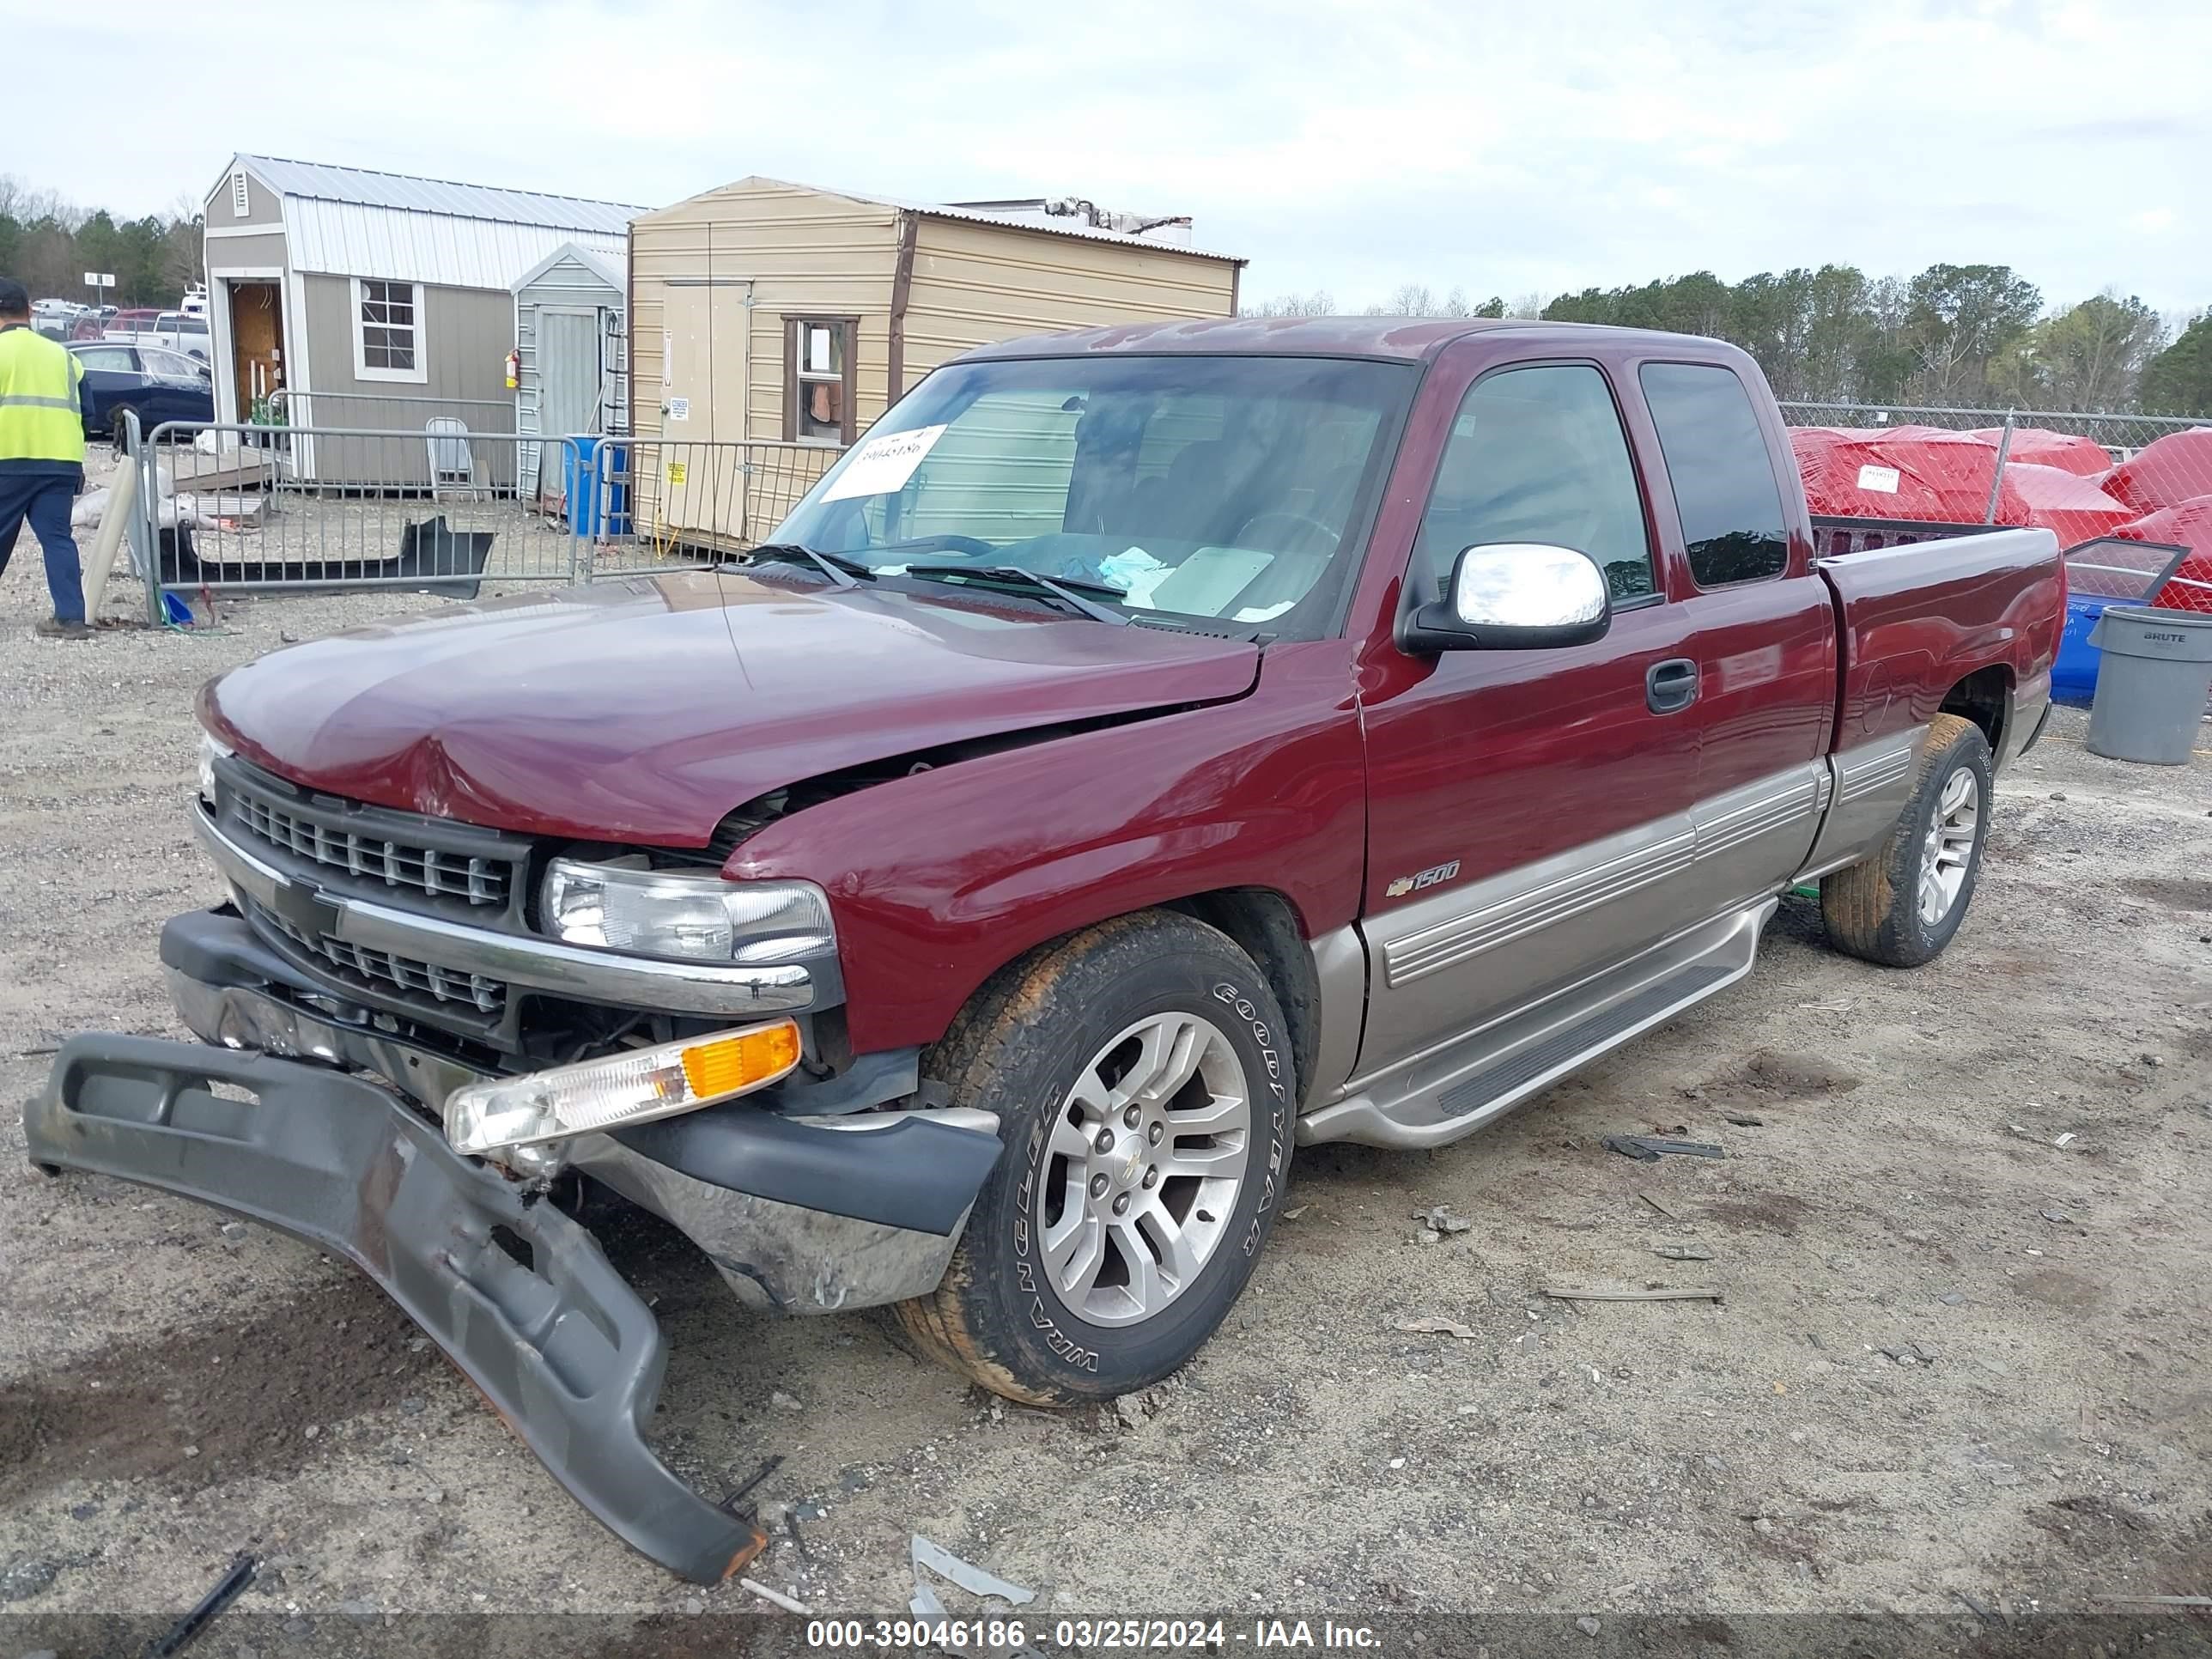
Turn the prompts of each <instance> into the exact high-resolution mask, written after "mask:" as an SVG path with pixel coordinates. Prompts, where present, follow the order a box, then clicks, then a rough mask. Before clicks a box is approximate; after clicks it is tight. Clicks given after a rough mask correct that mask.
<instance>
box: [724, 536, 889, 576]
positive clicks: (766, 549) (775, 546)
mask: <svg viewBox="0 0 2212 1659" xmlns="http://www.w3.org/2000/svg"><path fill="white" fill-rule="evenodd" d="M751 556H752V560H753V562H754V563H756V564H757V563H759V562H762V561H763V560H780V561H782V562H786V563H792V562H797V561H798V560H800V559H805V560H808V561H811V562H812V564H813V565H814V567H815V568H816V569H817V570H819V571H821V573H822V574H823V575H825V576H827V577H829V580H831V581H833V582H835V583H836V584H837V586H840V587H857V586H860V584H861V583H862V582H864V581H868V582H872V581H873V580H876V573H875V572H874V571H872V570H871V569H870V568H868V567H867V566H866V565H864V564H862V563H861V562H860V561H859V560H858V559H848V558H847V557H845V556H843V555H842V554H841V553H824V552H822V551H820V550H817V549H815V548H811V547H807V546H805V545H803V544H800V543H798V542H763V543H762V544H760V545H759V546H758V547H756V548H755V549H753V550H752V555H751Z"/></svg>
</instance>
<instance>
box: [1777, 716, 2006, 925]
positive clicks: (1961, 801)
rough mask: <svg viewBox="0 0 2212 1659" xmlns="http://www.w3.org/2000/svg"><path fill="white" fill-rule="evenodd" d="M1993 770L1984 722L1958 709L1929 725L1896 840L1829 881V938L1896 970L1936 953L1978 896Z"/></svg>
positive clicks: (1825, 881)
mask: <svg viewBox="0 0 2212 1659" xmlns="http://www.w3.org/2000/svg"><path fill="white" fill-rule="evenodd" d="M1994 775H1995V773H1994V767H1993V764H1992V762H1991V760H1990V745H1989V741H1988V739H1987V738H1984V737H1983V736H1982V732H1981V728H1980V727H1979V726H1976V725H1975V724H1974V723H1973V722H1972V720H1963V719H1961V718H1960V716H1958V715H1956V714H1938V715H1937V716H1936V718H1935V719H1934V720H1932V721H1930V722H1929V726H1928V735H1927V737H1926V738H1924V739H1923V741H1922V743H1921V745H1920V772H1919V775H1918V776H1917V778H1916V779H1915V780H1914V781H1913V786H1912V793H1911V797H1910V798H1909V799H1907V800H1906V801H1905V810H1904V811H1903V812H1901V813H1899V815H1898V820H1897V827H1896V828H1895V829H1893V830H1891V831H1890V834H1889V839H1888V840H1887V841H1886V842H1883V843H1882V844H1881V850H1880V851H1879V852H1877V853H1875V854H1874V856H1873V857H1871V858H1869V859H1867V860H1863V861H1862V862H1860V863H1857V864H1854V865H1850V866H1847V867H1846V868H1844V869H1841V870H1838V871H1837V872H1835V873H1834V874H1833V875H1831V876H1826V877H1824V878H1822V879H1821V882H1820V920H1821V921H1824V922H1825V923H1826V924H1827V928H1828V940H1829V943H1830V944H1832V945H1834V946H1835V947H1836V949H1838V951H1843V952H1844V954H1845V955H1846V956H1854V957H1859V958H1861V959H1862V960H1863V961H1866V962H1877V963H1881V964H1882V965H1883V966H1885V967H1889V968H1917V967H1919V966H1920V965H1921V964H1922V963H1926V962H1932V961H1934V960H1935V958H1936V956H1937V955H1938V954H1939V953H1940V952H1941V951H1942V949H1943V947H1944V946H1945V945H1948V944H1949V943H1950V942H1951V936H1952V935H1953V934H1954V933H1957V932H1958V931H1959V924H1960V922H1962V921H1965V920H1966V907H1967V906H1968V905H1970V904H1972V902H1973V899H1974V886H1975V883H1976V881H1977V879H1978V878H1979V876H1980V874H1981V868H1982V845H1983V843H1984V842H1985V841H1986V840H1987V839H1988V837H1989V833H1990V787H1991V785H1992V782H1993V780H1994Z"/></svg>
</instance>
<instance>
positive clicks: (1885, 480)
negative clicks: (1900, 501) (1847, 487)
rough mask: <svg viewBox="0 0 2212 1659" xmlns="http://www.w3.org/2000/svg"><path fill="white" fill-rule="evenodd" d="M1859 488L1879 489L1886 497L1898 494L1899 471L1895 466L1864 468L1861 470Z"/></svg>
mask: <svg viewBox="0 0 2212 1659" xmlns="http://www.w3.org/2000/svg"><path fill="white" fill-rule="evenodd" d="M1859 488H1860V489H1878V490H1880V491H1881V493H1882V494H1883V495H1895V494H1897V469H1896V468H1895V467H1893V466H1863V467H1861V468H1860V469H1859Z"/></svg>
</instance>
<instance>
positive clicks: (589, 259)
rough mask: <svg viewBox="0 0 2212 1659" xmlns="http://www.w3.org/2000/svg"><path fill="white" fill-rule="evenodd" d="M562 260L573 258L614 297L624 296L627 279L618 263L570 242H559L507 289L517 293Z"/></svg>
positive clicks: (621, 264)
mask: <svg viewBox="0 0 2212 1659" xmlns="http://www.w3.org/2000/svg"><path fill="white" fill-rule="evenodd" d="M563 259H574V261H575V262H576V264H578V265H579V266H580V267H581V268H582V269H583V270H586V271H588V272H590V273H591V274H592V276H596V277H598V278H599V281H601V282H602V283H605V284H606V285H607V286H608V287H609V288H611V289H614V291H615V292H616V293H617V294H622V293H624V292H625V291H626V290H627V289H628V287H629V279H628V276H627V274H626V272H625V270H624V267H623V262H622V261H621V260H619V259H615V260H610V259H608V258H607V257H606V256H605V254H602V253H595V252H592V250H591V249H590V248H587V247H586V246H583V245H582V244H581V243H580V242H573V241H571V242H563V243H562V244H561V246H558V247H556V248H555V249H554V250H553V251H552V252H550V253H548V254H547V255H546V256H545V257H544V258H542V259H540V260H539V261H538V263H537V264H534V265H532V266H531V267H530V269H529V270H526V271H524V272H523V273H522V275H520V276H517V277H516V278H515V279H514V280H513V282H511V283H508V284H507V287H509V288H510V289H513V290H514V292H515V293H517V294H520V293H521V292H522V290H523V289H526V288H528V287H529V286H530V285H531V284H532V283H535V282H537V281H538V279H539V278H540V277H542V276H544V275H545V273H546V272H547V271H549V270H552V269H553V268H554V266H556V265H557V264H560V263H561V262H562V260H563Z"/></svg>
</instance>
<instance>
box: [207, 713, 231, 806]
mask: <svg viewBox="0 0 2212 1659" xmlns="http://www.w3.org/2000/svg"><path fill="white" fill-rule="evenodd" d="M229 758H230V745H229V744H226V743H218V742H216V739H215V738H211V737H210V736H209V735H208V734H207V733H206V732H201V733H200V799H202V800H204V801H205V802H206V803H207V804H208V809H209V810H210V811H213V810H214V808H215V763H216V762H217V761H219V760H228V759H229Z"/></svg>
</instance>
